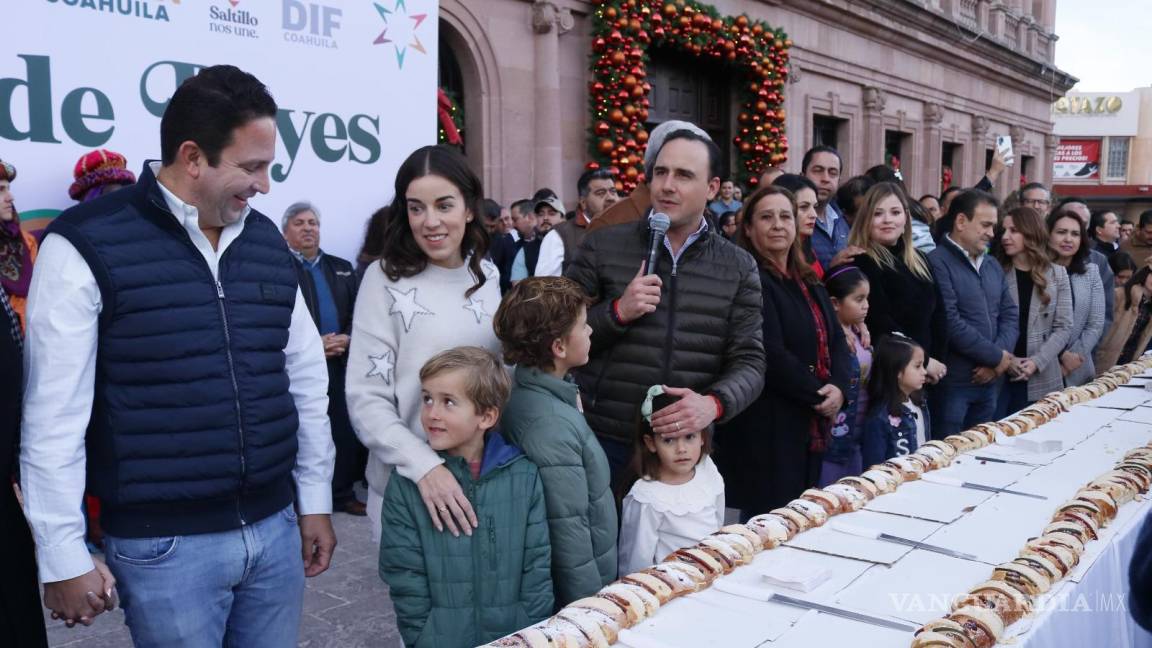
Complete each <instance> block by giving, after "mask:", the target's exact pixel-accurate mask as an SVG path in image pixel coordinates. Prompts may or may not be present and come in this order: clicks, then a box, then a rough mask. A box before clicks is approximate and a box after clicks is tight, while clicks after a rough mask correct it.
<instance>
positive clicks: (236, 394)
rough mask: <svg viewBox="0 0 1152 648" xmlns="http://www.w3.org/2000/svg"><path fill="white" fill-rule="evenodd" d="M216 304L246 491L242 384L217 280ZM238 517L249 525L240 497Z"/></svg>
mask: <svg viewBox="0 0 1152 648" xmlns="http://www.w3.org/2000/svg"><path fill="white" fill-rule="evenodd" d="M216 296H217V297H218V299H217V300H216V303H217V304H219V305H220V318H221V320H222V321H223V322H224V353H225V355H227V357H228V375H229V377H231V378H232V395H233V400H232V402H233V403H234V404H235V406H236V430H237V437H238V438H239V441H240V490H241V493H243V490H244V478H245V477H246V476H247V466H246V465H245V462H244V420H243V418H242V417H241V414H240V411H241V410H240V383H239V382H238V381H237V380H236V363H235V361H234V360H233V359H232V332H231V331H229V330H228V311H227V309H226V308H224V285H223V284H221V283H220V280H219V279H217V280H216ZM236 516H237V517H239V518H240V524H241V526H243V525H245V524H247V522H246V521H245V520H244V511H243V509H242V508H241V506H240V495H237V496H236Z"/></svg>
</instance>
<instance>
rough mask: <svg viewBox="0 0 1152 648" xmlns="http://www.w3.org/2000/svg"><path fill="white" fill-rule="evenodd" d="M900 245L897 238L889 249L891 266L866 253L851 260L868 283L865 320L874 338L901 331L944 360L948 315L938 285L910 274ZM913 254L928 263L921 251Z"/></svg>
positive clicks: (875, 339) (939, 359)
mask: <svg viewBox="0 0 1152 648" xmlns="http://www.w3.org/2000/svg"><path fill="white" fill-rule="evenodd" d="M903 249H904V248H903V244H902V243H899V242H898V243H897V244H896V245H895V246H894V247H893V248H892V249H891V252H892V256H893V257H895V259H896V265H895V267H893V268H887V267H882V266H881V265H880V264H878V263H876V262H875V261H873V260H872V257H870V256H868V255H867V254H861V255H858V256H857V257H856V258H855V259H854V260H853V261H852V263H853V264H854V265H855V266H857V267H858V268H860V271H861V272H863V273H864V275H865V276H866V277H868V283H869V284H870V285H869V293H868V318H867V319H866V320H865V324H867V325H868V332H869V333H871V334H872V340H873V341H874V342H875V341H879V340H880V338H881V337H882V336H884V335H888V334H890V333H894V332H900V333H903V334H904V335H907V336H908V337H910V338H912V339H913V340H915V341H916V343H917V344H919V345H920V346H922V347H924V353H925V354H927V356H928V357H929V358H934V359H936V360H938V361H939V362H944V357H945V354H946V353H947V351H948V317H947V314H946V313H945V311H944V306H943V303H942V302H941V299H940V289H939V288H938V287H937V286H936V282H935V281H934V280H927V281H925V280H924V279H921V278H920V277H918V276H916V275H914V274H912V271H911V270H910V269H909V268H908V266H906V265H904V262H903V261H902V260H901V259H900V254H901V253H902V250H903ZM916 254H917V255H919V256H920V257H921V258H922V259H924V265H926V266H928V259H927V258H926V257H925V256H924V254H923V253H922V252H920V251H917V252H916ZM929 268H931V266H929ZM929 272H931V270H929Z"/></svg>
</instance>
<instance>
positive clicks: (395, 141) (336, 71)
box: [0, 0, 438, 259]
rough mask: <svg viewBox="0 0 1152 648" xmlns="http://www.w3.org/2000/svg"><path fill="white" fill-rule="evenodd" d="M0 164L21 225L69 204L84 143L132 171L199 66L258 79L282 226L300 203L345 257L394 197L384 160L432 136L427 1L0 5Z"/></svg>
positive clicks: (149, 154) (260, 199) (392, 164)
mask: <svg viewBox="0 0 1152 648" xmlns="http://www.w3.org/2000/svg"><path fill="white" fill-rule="evenodd" d="M3 4H4V9H3V11H2V12H0V13H2V14H3V19H0V159H3V160H5V161H8V162H11V163H12V164H14V165H15V166H16V168H17V170H18V173H19V176H18V178H17V180H16V182H15V183H14V184H13V186H12V190H13V194H14V196H15V199H16V208H17V210H18V211H19V212H20V214H21V218H22V219H23V221H24V223H25V228H26V229H40V228H42V227H44V226H45V225H46V224H47V222H48V221H49V220H50V219H51V218H52V217H53V216H55V214H57V213H59V211H60V210H62V209H65V208H67V207H69V206H71V205H72V204H74V203H73V201H72V200H71V199H70V198H69V197H68V193H67V192H68V187H69V185H70V184H71V183H72V180H73V178H72V169H73V167H74V166H75V164H76V161H77V160H78V159H79V158H80V156H81V155H82V154H84V153H85V152H87V151H90V150H92V149H95V148H107V149H111V150H113V151H117V152H119V153H122V154H124V155H125V156H126V157H127V158H128V165H129V168H130V169H131V170H132V171H133V172H135V173H137V174H139V172H140V169H141V168H142V167H143V164H144V161H145V160H147V159H158V158H159V157H160V116H161V115H162V114H163V112H164V107H165V106H166V105H167V102H168V99H169V98H170V97H171V95H172V93H173V92H174V91H175V89H176V87H177V85H178V84H179V83H180V82H181V81H183V80H184V79H186V78H188V77H189V76H191V75H193V74H195V73H196V71H197V70H198V69H199V68H200V67H203V66H208V65H216V64H222V63H227V64H231V65H235V66H237V67H240V68H241V69H244V70H246V71H248V72H251V73H252V74H254V75H256V77H258V78H259V79H260V80H261V81H263V82H264V83H265V85H267V86H268V88H269V90H270V91H271V93H272V96H273V97H275V98H276V103H277V104H278V105H279V107H280V111H279V114H278V115H277V119H276V125H277V142H276V161H275V163H274V164H273V165H272V168H271V176H272V185H271V191H270V192H269V193H268V194H267V195H265V196H257V197H256V198H254V199H253V200H252V205H253V207H255V208H256V209H258V210H260V211H262V212H263V213H265V214H266V215H268V216H269V217H271V218H272V219H273V220H275V221H276V222H277V224H279V221H280V216H281V215H282V214H283V211H284V209H285V208H286V207H287V206H288V205H290V204H291V203H293V202H295V201H297V200H310V201H312V202H313V203H315V204H316V206H317V207H318V208H319V209H320V211H321V212H322V216H323V222H322V227H321V233H322V240H321V245H322V247H323V248H324V249H325V250H328V251H329V252H331V253H333V254H337V255H339V256H343V257H345V258H349V259H351V258H353V257H354V256H355V253H356V251H357V250H358V249H359V246H360V242H361V239H362V237H363V232H364V224H365V222H366V221H367V219H368V216H369V215H371V213H372V212H373V211H375V210H376V209H377V208H379V207H381V206H383V205H385V204H386V203H387V202H388V201H390V200H391V198H392V189H393V181H394V178H395V173H396V169H397V168H398V167H399V166H400V163H401V162H403V160H404V158H405V157H407V155H408V154H409V153H411V152H412V151H413V150H414V149H416V148H418V147H420V146H423V145H426V144H432V143H434V142H435V138H436V83H437V67H436V53H437V15H436V14H437V10H438V4H437V0H379V1H373V0H3Z"/></svg>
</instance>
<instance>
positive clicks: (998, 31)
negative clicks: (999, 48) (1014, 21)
mask: <svg viewBox="0 0 1152 648" xmlns="http://www.w3.org/2000/svg"><path fill="white" fill-rule="evenodd" d="M1007 12H1008V7H1006V6H1004V3H1003V2H994V3H992V4H991V5H990V6H989V7H988V24H987V26H986V27H985V29H986V30H988V33H989V34H991V35H992V36H994V37H996V38H1004V23H1005V14H1007Z"/></svg>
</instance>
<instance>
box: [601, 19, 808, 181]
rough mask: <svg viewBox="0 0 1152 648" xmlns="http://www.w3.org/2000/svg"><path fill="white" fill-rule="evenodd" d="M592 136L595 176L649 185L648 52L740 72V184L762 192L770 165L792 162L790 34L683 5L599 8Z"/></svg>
mask: <svg viewBox="0 0 1152 648" xmlns="http://www.w3.org/2000/svg"><path fill="white" fill-rule="evenodd" d="M592 38H593V40H592V57H591V71H592V81H591V82H590V84H589V93H588V94H589V101H588V103H589V109H590V111H591V118H592V119H591V123H592V133H591V136H590V138H589V151H590V153H591V155H592V160H593V161H592V162H589V163H588V168H589V169H597V168H608V169H610V170H611V171H612V172H613V173H614V174H615V175H616V177H617V178H618V180H617V184H618V186H619V187H620V188H621V189H623V190H626V191H631V190H632V189H633V188H635V186H636V184H637V183H639V182H641V181H643V180H644V168H643V160H644V149H645V148H646V145H647V142H648V132H647V131H646V130H645V128H644V122H645V121H647V119H648V107H649V102H648V94H649V93H650V92H651V91H652V86H651V85H650V84H649V83H648V82H647V81H645V77H646V76H647V72H646V67H647V63H648V60H649V59H648V48H650V47H654V46H656V47H666V48H672V49H676V50H679V51H682V52H686V53H688V54H692V55H694V56H698V57H702V58H704V59H705V60H709V61H714V62H716V63H718V64H722V65H725V66H727V67H728V68H729V69H732V70H734V71H735V72H737V74H738V77H739V78H740V87H739V91H738V100H739V102H740V105H741V110H740V114H739V116H738V131H737V132H736V134H735V136H734V137H733V138H732V143H733V144H734V145H735V146H736V160H737V164H736V169H735V175H736V179H737V181H738V182H741V183H744V184H745V185H755V184H756V180H757V178H758V176H759V175H760V172H761V171H762V170H763V169H764V167H766V166H768V165H777V166H778V165H780V164H781V163H783V162H784V161H785V160H786V159H787V158H788V156H787V153H788V138H787V137H786V136H785V135H784V117H785V115H784V108H783V105H784V84H785V82H786V80H787V78H788V48H789V47H791V46H792V41H790V40H788V38H787V37H786V36H785V34H784V32H783V31H782V30H779V29H773V28H772V27H770V26H769V25H767V24H766V23H764V22H763V21H760V20H753V19H750V18H748V16H746V15H740V16H721V15H720V14H719V12H717V10H716V9H715V7H712V6H709V5H705V4H700V3H697V2H691V1H689V0H676V1H674V2H663V1H661V0H599V1H598V2H597V3H596V9H595V11H594V12H593V18H592Z"/></svg>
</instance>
